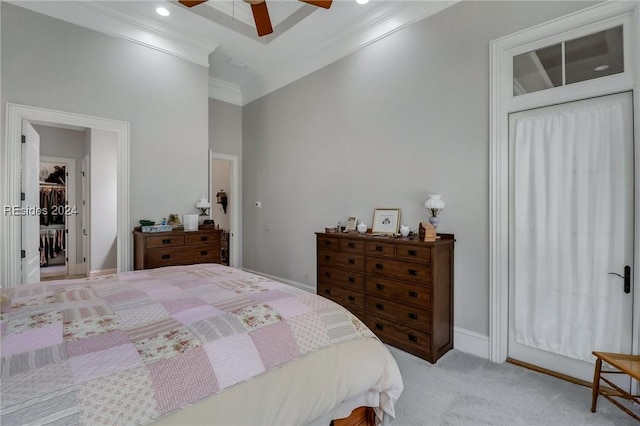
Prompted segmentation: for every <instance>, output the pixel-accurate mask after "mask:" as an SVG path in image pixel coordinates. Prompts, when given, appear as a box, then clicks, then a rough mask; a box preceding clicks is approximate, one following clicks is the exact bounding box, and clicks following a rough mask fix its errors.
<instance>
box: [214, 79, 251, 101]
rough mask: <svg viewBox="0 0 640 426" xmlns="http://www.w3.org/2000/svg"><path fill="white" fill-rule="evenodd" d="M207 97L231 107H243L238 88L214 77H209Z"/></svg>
mask: <svg viewBox="0 0 640 426" xmlns="http://www.w3.org/2000/svg"><path fill="white" fill-rule="evenodd" d="M209 97H210V98H213V99H217V100H219V101H223V102H227V103H230V104H233V105H239V106H242V105H243V103H242V92H241V91H240V86H238V85H236V84H231V83H228V82H226V81H224V80H220V79H218V78H215V77H209Z"/></svg>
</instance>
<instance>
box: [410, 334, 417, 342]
mask: <svg viewBox="0 0 640 426" xmlns="http://www.w3.org/2000/svg"><path fill="white" fill-rule="evenodd" d="M407 337H408V338H409V340H411V341H412V342H417V341H418V336H414V335H413V334H409V335H407Z"/></svg>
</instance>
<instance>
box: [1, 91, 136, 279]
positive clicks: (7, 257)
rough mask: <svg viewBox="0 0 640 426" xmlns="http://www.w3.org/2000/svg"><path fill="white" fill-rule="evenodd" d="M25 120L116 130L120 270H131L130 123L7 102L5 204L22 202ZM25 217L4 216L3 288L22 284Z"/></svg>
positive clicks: (4, 159)
mask: <svg viewBox="0 0 640 426" xmlns="http://www.w3.org/2000/svg"><path fill="white" fill-rule="evenodd" d="M22 120H27V121H30V122H32V123H34V124H45V125H46V124H65V125H70V126H78V127H85V128H93V129H100V130H106V131H111V132H114V133H116V137H117V145H118V146H117V151H118V170H117V173H118V194H117V202H118V214H117V228H118V231H117V252H118V254H117V263H118V272H122V271H129V270H130V269H131V244H132V242H131V237H130V230H131V227H130V218H129V204H130V199H129V139H130V136H129V123H128V122H124V121H117V120H111V119H107V118H101V117H93V116H89V115H83V114H76V113H71V112H64V111H56V110H51V109H45V108H38V107H33V106H27V105H19V104H13V103H7V112H6V128H5V139H4V143H3V144H2V145H1V146H0V153H1V154H2V160H1V163H0V168H1V169H2V172H1V173H2V182H3V185H2V186H0V191H1V192H0V201H1V202H2V205H5V206H12V205H20V192H21V191H20V166H21V162H22V158H21V143H20V139H21V138H20V136H21V134H22V127H21V125H22ZM21 234H22V230H21V220H20V217H18V216H5V215H2V216H0V235H2V239H1V241H0V264H2V270H1V271H0V279H1V280H2V285H3V287H15V286H17V285H19V284H21V283H22V272H21V264H22V262H21V258H20V250H21Z"/></svg>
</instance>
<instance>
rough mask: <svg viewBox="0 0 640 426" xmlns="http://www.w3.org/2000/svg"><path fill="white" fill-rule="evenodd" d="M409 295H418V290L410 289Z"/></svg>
mask: <svg viewBox="0 0 640 426" xmlns="http://www.w3.org/2000/svg"><path fill="white" fill-rule="evenodd" d="M409 297H418V292H417V291H410V292H409Z"/></svg>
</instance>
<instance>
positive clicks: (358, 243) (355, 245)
mask: <svg viewBox="0 0 640 426" xmlns="http://www.w3.org/2000/svg"><path fill="white" fill-rule="evenodd" d="M340 250H341V251H349V252H353V253H362V252H364V240H347V239H344V238H343V239H341V240H340Z"/></svg>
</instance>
